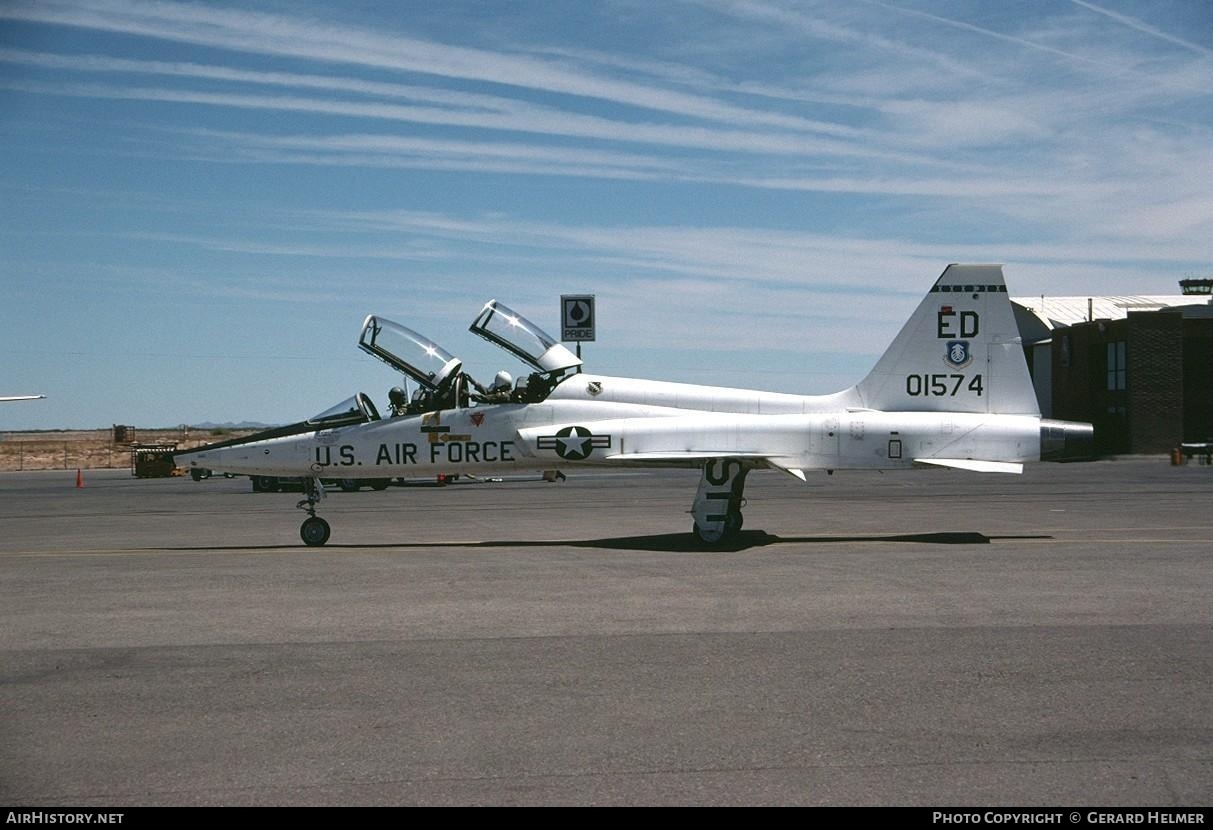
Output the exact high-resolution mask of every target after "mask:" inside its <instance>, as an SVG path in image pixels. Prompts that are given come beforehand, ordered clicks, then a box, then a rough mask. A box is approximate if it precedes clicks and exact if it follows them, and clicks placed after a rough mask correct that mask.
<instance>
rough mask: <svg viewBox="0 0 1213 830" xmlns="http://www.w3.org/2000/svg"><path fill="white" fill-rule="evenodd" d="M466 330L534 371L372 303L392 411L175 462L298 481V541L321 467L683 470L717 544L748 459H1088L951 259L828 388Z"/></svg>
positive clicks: (308, 424)
mask: <svg viewBox="0 0 1213 830" xmlns="http://www.w3.org/2000/svg"><path fill="white" fill-rule="evenodd" d="M471 331H473V332H475V333H476V334H478V335H480V336H481V337H484V338H486V339H488V340H490V341H491V342H493V343H496V344H497V345H499V346H502V347H503V348H505V349H507V350H508V351H509V352H511V353H512V354H514V355H515V356H517V357H519V358H521V359H522V360H524V361H525V362H527V363H529V364H530V365H531V366H532V367H533V368H534V369H535V371H534V373H533V374H531V375H530V376H529V377H526V378H521V379H520V380H519V381H518V383H517V384H516V385H515V386H514V388H513V389H509V388H506V389H500V388H497V389H485V388H484V387H481V386H480V385H479V384H476V383H475V382H474V381H472V380H471V378H469V377H468V376H467V375H466V374H465V373H463V372H462V371H461V369H462V364H461V362H460V361H459V360H458V359H457V358H455V357H453V356H452V355H451V354H449V353H448V352H446V351H444V350H443V349H442V348H441V347H439V346H438V345H437V344H435V343H433V342H432V341H429V340H427V339H426V338H424V337H422V336H421V335H418V334H417V333H415V332H413V331H410V330H409V329H407V328H405V327H403V326H400V325H398V324H396V323H393V322H391V321H389V320H384V319H382V318H379V317H376V316H373V315H372V316H370V317H368V318H367V319H366V321H365V322H364V324H363V330H362V334H361V337H360V339H359V346H360V348H362V349H363V350H365V351H367V352H369V353H371V354H372V355H375V356H376V357H378V358H380V359H381V360H384V361H385V362H387V363H388V364H389V365H391V366H392V367H393V368H395V369H397V370H399V371H401V372H404V373H405V374H407V375H408V376H409V377H411V378H413V379H414V380H415V381H416V382H417V383H418V384H419V386H420V390H419V391H420V394H419V395H418V396H417V397H416V398H415V399H414V401H413V402H412V403H411V404H409V405H408V406H406V407H400V408H399V409H398V410H396V413H398V414H394V415H393V417H390V418H381V417H380V416H379V413H378V412H377V411H376V410H375V407H374V405H373V404H372V403H371V401H370V399H369V398H368V397H367V396H366V395H363V394H359V395H356V396H355V397H353V398H351V399H349V400H348V401H346V402H345V403H343V404H339V405H338V406H337V407H334V408H332V409H330V410H327V411H326V412H324V413H322V414H321V415H318V416H316V417H315V418H312V419H309V420H308V421H304V422H301V423H299V424H294V425H291V426H288V427H282V428H279V429H276V430H270V431H268V432H266V433H261V434H259V435H256V436H250V437H249V438H246V439H242V440H236V441H230V442H225V443H224V444H218V445H211V446H209V447H202V448H199V449H196V450H191V451H187V452H184V453H177V460H178V464H180V465H182V466H188V467H202V468H209V469H211V470H216V471H223V472H231V473H247V474H252V475H277V476H301V477H303V478H304V479H305V480H306V481H307V482H308V486H307V488H306V492H307V498H305V499H304V500H303V501H301V502H299V505H298V506H299V508H300V509H302V510H305V511H306V512H307V513H308V518H307V519H305V520H304V522H303V525H302V526H301V528H300V536H301V537H302V539H303V541H304V542H305V543H306V544H308V545H323V544H324V543H325V542H326V541H328V538H329V533H330V528H329V525H328V523H327V522H326V521H325V520H324V519H322V518H320V517H319V516H317V515H316V505H317V503H318V502H319V501H320V499H321V498H323V496H324V489H323V487H321V485H320V479H321V478H383V477H395V476H423V475H433V474H437V473H471V474H501V473H510V472H518V471H538V470H547V469H552V468H555V467H562V466H570V467H581V466H596V467H608V468H610V467H624V466H659V467H692V468H696V467H697V468H700V469H701V470H702V473H701V476H700V480H699V488H698V491H697V492H696V494H695V500H694V502H693V504H692V509H691V513H692V516H693V524H692V532H693V533H694V535H695V536H696V538H698V539H700V540H701V541H703V542H706V543H715V542H719V541H721V540H725V539H730V538H732V537H734V536H736V534H737V533H738V531H740V529H741V526H742V515H741V508H742V504H743V498H742V494H743V489H744V486H745V479H746V476H747V474H748V473H749V472H750V471H751V470H755V469H776V470H782V471H784V472H786V473H788V474H790V475H792V476H794V477H796V478H798V479H800V480H801V481H804V480H805V471H806V470H827V471H829V472H833V471H834V470H901V469H909V468H912V467H923V466H926V467H952V468H957V469H961V470H970V471H975V472H997V473H1019V472H1022V470H1023V464H1024V463H1025V462H1032V461H1038V460H1063V459H1074V458H1083V457H1088V456H1089V454H1090V450H1091V445H1092V438H1093V430H1092V427H1091V425H1090V424H1085V423H1076V422H1067V421H1055V420H1048V419H1044V418H1041V416H1040V410H1039V408H1038V406H1037V402H1036V394H1035V391H1034V389H1033V387H1032V382H1031V379H1030V377H1029V375H1028V369H1027V363H1026V361H1025V359H1024V351H1023V347H1022V345H1021V342H1020V337H1019V333H1018V330H1017V329H1016V326H1015V320H1014V316H1013V314H1012V310H1011V302H1010V299H1009V298H1008V295H1007V289H1006V284H1005V282H1004V281H1003V275H1002V266H999V265H950V266H948V268H947V269H946V270H945V271H944V272H943V275H942V276H940V278H939V279H938V280H937V281H936V282H935V284H934V285H933V286H932V287H931V291H930V293H928V294H927V296H926V298H925V299H924V300H923V301H922V303H921V304H920V305H919V306H918V309H917V310H916V311H915V312H914V314H913V316H911V317H910V319H909V321H908V322H907V323H906V324H905V326H904V327H903V328H902V330H901V333H900V334H898V335H897V337H896V339H895V340H894V341H893V343H892V345H891V346H890V347H889V349H888V350H887V351H886V352H885V353H884V355H883V356H882V357H881V358H880V360H879V361H878V362H877V363H876V366H875V368H873V369H872V371H871V373H870V374H869V375H868V376H867V377H866V378H865V379H864V380H863V381H861V382H860V383H859V384H857V385H856V386H853V387H851V388H850V389H845V390H843V391H841V392H837V393H835V394H832V395H820V396H802V395H790V394H781V393H774V392H761V391H753V390H744V389H729V388H722V387H713V386H699V385H693V384H684V383H667V382H661V381H651V380H637V379H633V378H616V377H606V376H602V375H593V374H587V373H583V372H580V371H579V369H580V365H581V360H580V358H578V357H576V356H575V355H574V354H573V353H572V352H570V351H569V350H568V349H567V348H565V347H564V346H563V345H561V344H560V343H558V342H556V341H555V340H553V339H552V338H551V337H550V336H548V335H547V334H545V333H544V332H543V331H541V330H540V329H539V328H537V327H536V326H535V325H534V324H532V323H530V322H529V321H527V320H526V319H524V318H523V317H521V316H520V315H518V314H516V313H515V312H513V311H511V310H510V309H509V308H507V307H506V306H504V305H502V304H501V303H498V302H496V301H491V302H489V303H487V304H486V305H485V306H484V309H483V310H482V311H481V313H480V315H479V316H478V317H477V318H476V320H475V322H473V324H472V326H471Z"/></svg>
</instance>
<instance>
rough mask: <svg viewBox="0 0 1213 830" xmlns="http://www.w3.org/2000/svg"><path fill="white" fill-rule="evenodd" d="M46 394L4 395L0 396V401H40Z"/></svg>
mask: <svg viewBox="0 0 1213 830" xmlns="http://www.w3.org/2000/svg"><path fill="white" fill-rule="evenodd" d="M45 397H46V395H4V396H3V397H0V403H9V402H11V401H40V400H42V399H43V398H45Z"/></svg>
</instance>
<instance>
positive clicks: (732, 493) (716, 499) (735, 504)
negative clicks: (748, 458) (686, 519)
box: [691, 458, 750, 544]
mask: <svg viewBox="0 0 1213 830" xmlns="http://www.w3.org/2000/svg"><path fill="white" fill-rule="evenodd" d="M749 472H750V468H749V467H747V466H746V465H745V464H744V463H742V462H741V461H738V460H737V459H735V458H722V459H712V460H710V461H708V462H707V463H705V464H704V465H703V475H702V476H700V478H699V490H698V491H697V492H696V493H695V503H694V505H692V507H691V515H692V516H693V517H694V523H693V524H692V525H691V533H692V534H693V535H694V536H695V538H696V539H698V540H699V541H701V542H707V543H709V544H715V543H717V542H724V541H729V540H731V539H734V538H736V537H737V534H738V533H740V532H741V525H742V521H743V520H742V516H741V508H742V507H744V506H745V498H744V497H743V496H742V493H743V491H744V490H745V477H746V474H747V473H749Z"/></svg>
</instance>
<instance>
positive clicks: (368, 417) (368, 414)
mask: <svg viewBox="0 0 1213 830" xmlns="http://www.w3.org/2000/svg"><path fill="white" fill-rule="evenodd" d="M378 420H379V410H378V409H376V408H375V404H374V403H373V402H372V401H371V399H370V398H369V397H368V396H367V394H366V393H365V392H359V393H358V394H357V395H353V396H351V397H349V398H346V399H345V400H344V401H342V402H341V403H339V404H336V405H335V406H330V407H329V408H328V409H326V410H324V411H323V412H321V413H320V414H318V415H313V416H312V417H310V418H308V419H307V421H305V423H306V424H308V425H309V426H311V427H312V428H313V429H329V428H332V427H341V426H348V425H349V424H365V423H368V422H370V421H378Z"/></svg>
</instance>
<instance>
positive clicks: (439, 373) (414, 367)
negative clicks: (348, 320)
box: [358, 314, 463, 391]
mask: <svg viewBox="0 0 1213 830" xmlns="http://www.w3.org/2000/svg"><path fill="white" fill-rule="evenodd" d="M358 348H360V349H362V350H363V351H364V352H367V353H368V354H371V355H374V356H375V357H377V358H379V359H380V360H382V361H383V362H384V363H386V364H388V365H389V366H391V367H392V368H393V369H395V370H396V371H398V372H403V373H404V374H406V375H408V376H409V377H410V378H412V379H413V380H415V381H417V383H419V384H421V385H422V386H423V387H425V388H427V389H429V390H431V391H433V390H435V389H441V388H442V387H443V386H444V385H446V384H448V383H450V382H451V381H452V380H453V379H454V378H456V377H458V375H459V370H460V369H461V368H463V362H462V361H460V360H459V359H458V358H457V357H455V356H454V355H452V354H451V353H450V352H448V351H447V350H446V349H444V348H442V347H441V346H439V345H438V344H437V343H435V342H433V341H432V340H429V339H428V338H426V337H423V336H421V335H420V334H418V333H417V332H415V331H413V330H412V329H407V328H405V327H404V326H402V325H400V324H399V323H393V322H392V321H391V320H385V319H383V318H382V317H376V316H375V315H373V314H372V315H370V316H368V317H367V318H366V320H365V321H363V323H362V334H361V335H360V336H359V338H358Z"/></svg>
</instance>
